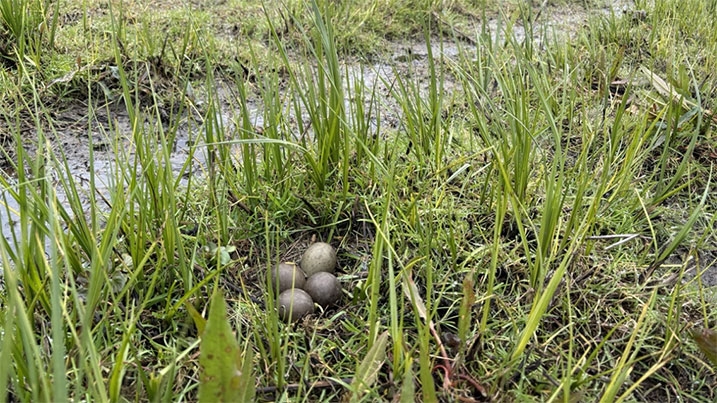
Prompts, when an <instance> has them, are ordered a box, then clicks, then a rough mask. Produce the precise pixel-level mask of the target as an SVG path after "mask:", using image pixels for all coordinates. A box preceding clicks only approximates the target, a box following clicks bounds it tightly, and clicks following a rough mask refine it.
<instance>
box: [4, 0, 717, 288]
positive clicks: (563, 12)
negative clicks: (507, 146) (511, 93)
mask: <svg viewBox="0 0 717 403" xmlns="http://www.w3.org/2000/svg"><path fill="white" fill-rule="evenodd" d="M546 3H547V1H546V2H545V3H543V4H546ZM536 10H538V11H537V12H538V13H539V14H538V17H537V19H536V27H535V29H534V30H533V32H532V35H533V37H534V38H535V39H536V42H535V44H536V45H537V46H538V47H540V46H541V40H542V39H541V38H545V37H548V38H549V37H550V35H556V36H561V35H563V36H567V37H568V38H571V37H572V36H574V34H575V32H576V31H577V29H578V28H579V27H580V26H581V25H583V24H584V23H585V21H586V20H587V17H588V16H589V15H590V14H593V13H602V14H606V15H607V14H610V13H615V14H617V15H622V14H628V15H632V16H634V18H641V17H642V16H643V14H644V11H642V10H635V9H634V3H633V2H632V1H627V0H613V1H610V2H609V4H608V5H606V6H605V7H602V8H596V9H593V10H586V9H584V8H582V7H580V6H576V5H561V6H552V5H549V6H545V7H538V8H536ZM481 27H482V25H481V22H480V21H475V25H474V26H472V27H468V28H463V30H462V31H459V32H457V35H456V37H457V38H459V42H453V41H446V40H444V41H443V42H441V41H439V40H435V41H434V42H433V43H432V44H431V46H432V48H431V50H432V54H433V58H434V59H441V58H443V59H445V60H455V59H457V58H458V57H459V55H460V54H461V51H464V53H463V54H470V52H471V51H473V50H475V41H474V40H472V39H471V38H472V37H475V35H477V33H479V32H480V30H481ZM487 27H488V28H489V29H490V31H491V36H492V38H493V40H501V41H502V40H505V33H504V32H500V31H499V28H502V29H504V28H505V23H504V22H501V21H499V20H497V19H493V20H490V21H488V22H487ZM512 34H513V36H514V38H515V39H516V40H517V41H523V40H524V39H525V36H526V34H527V33H526V29H525V27H523V26H520V25H518V24H516V25H515V26H513V28H512ZM389 49H390V53H391V55H390V56H389V57H388V59H387V60H382V61H374V62H369V63H367V62H365V61H349V62H347V67H348V73H349V78H348V81H349V84H348V85H349V86H351V85H354V82H355V80H356V79H360V80H363V82H364V83H366V85H367V86H369V87H371V86H373V85H375V86H376V88H377V94H378V95H379V97H380V98H381V102H380V106H381V108H382V111H381V113H382V116H381V118H382V123H381V124H382V127H384V128H388V129H398V128H399V125H400V122H401V113H400V108H399V106H398V105H397V104H396V103H395V102H394V101H393V99H392V97H391V96H390V92H391V91H392V89H393V85H394V84H395V82H396V75H397V74H399V75H401V76H402V77H403V78H405V77H414V78H416V79H417V80H418V82H420V83H421V84H422V85H423V90H424V91H425V92H427V91H428V85H429V77H430V72H429V69H428V61H429V52H428V50H429V49H428V45H427V44H426V43H425V42H423V41H416V40H408V41H403V42H396V43H392V44H391V45H390V47H389ZM457 85H458V83H457V82H456V81H455V80H453V79H452V78H451V77H450V75H449V76H447V77H446V80H445V87H444V91H445V92H446V93H452V92H453V91H454V90H455V89H456V86H457ZM217 89H218V94H219V97H220V100H221V104H222V107H221V116H220V118H221V119H222V121H223V123H224V125H225V127H228V128H230V130H232V126H233V121H234V118H235V116H237V115H238V114H239V111H238V109H237V105H236V102H235V101H234V100H235V99H236V94H235V92H234V91H232V90H231V86H230V85H229V84H228V83H227V82H217ZM198 103H199V104H201V101H199V102H198ZM200 107H201V105H200ZM87 109H88V108H87V106H86V105H83V104H81V103H80V102H76V103H73V104H70V105H67V106H66V107H65V109H63V110H58V111H56V112H54V116H53V117H54V121H53V122H52V130H49V128H45V132H46V133H52V138H50V140H51V143H52V146H53V147H54V148H55V150H60V149H61V150H62V152H63V153H64V155H65V158H66V159H67V166H68V167H69V170H70V173H71V176H72V178H73V179H74V181H75V183H76V185H77V186H78V188H79V190H80V191H81V192H82V193H83V197H84V201H85V203H88V200H89V192H90V177H91V176H92V175H94V180H95V191H96V192H97V193H98V194H99V195H100V196H107V195H108V192H109V189H110V186H112V183H110V178H111V177H112V175H111V172H112V170H113V169H114V168H115V154H114V152H113V150H112V149H111V148H112V144H115V143H116V142H117V140H118V139H114V138H112V137H111V135H110V133H116V132H119V133H122V134H124V135H126V136H128V137H127V138H123V139H119V140H120V143H119V144H122V145H123V146H124V150H126V152H128V153H129V156H130V158H131V157H133V154H134V153H133V151H132V144H133V143H132V141H131V138H129V136H130V135H131V125H130V119H129V116H128V115H127V113H126V111H125V109H124V106H123V105H121V104H120V103H118V102H115V103H113V104H112V105H111V106H109V107H96V108H95V109H94V110H95V111H96V114H95V115H94V116H88V114H87ZM249 111H250V114H251V116H250V119H251V121H252V122H253V124H254V125H255V126H256V127H261V126H262V124H263V122H262V106H261V102H260V100H259V98H258V97H256V96H250V99H249ZM167 113H169V112H167ZM111 126H115V127H116V129H115V130H113V129H112V127H111ZM88 127H89V128H90V129H89V130H88ZM26 132H27V133H32V132H34V130H33V128H31V127H29V128H27V130H26ZM88 133H89V135H88ZM177 133H178V134H177V138H176V141H175V143H174V144H173V145H172V152H171V164H172V167H173V170H174V171H175V173H177V174H179V173H180V171H181V170H182V167H183V166H184V164H185V162H186V161H187V158H188V156H189V148H190V145H191V144H192V143H194V142H196V141H197V138H198V137H199V132H198V130H197V128H196V125H195V127H194V128H191V127H190V125H189V124H186V123H185V124H183V127H180V128H179V130H178V132H177ZM31 141H34V139H30V141H28V143H30V142H31ZM28 147H29V146H28ZM200 150H201V152H198V153H196V154H195V155H194V161H192V165H193V168H194V169H193V170H192V171H193V172H197V173H199V172H202V169H201V168H202V167H203V166H204V162H205V160H206V156H205V155H204V149H203V148H201V147H200ZM30 151H32V150H30ZM91 154H93V157H94V159H93V161H91V160H90V155H91ZM57 192H58V196H59V199H60V201H61V202H63V203H64V202H66V197H65V196H64V194H63V192H62V191H61V189H58V190H57ZM6 199H7V204H8V207H9V208H10V211H12V210H15V211H17V208H18V206H17V204H16V203H15V202H14V200H12V198H11V197H7V198H6ZM16 224H17V222H16V217H13V216H11V215H9V212H8V210H7V209H0V227H2V233H3V235H4V236H5V237H6V238H10V237H12V233H13V231H15V230H16ZM702 255H703V257H704V258H703V259H699V262H698V263H697V264H694V263H690V266H689V267H690V268H689V269H688V270H687V274H688V275H689V274H690V273H692V276H694V275H695V273H696V272H697V271H700V272H701V273H702V282H703V285H705V286H708V287H712V286H715V285H717V263H716V261H717V258H716V256H717V250H716V251H703V252H702Z"/></svg>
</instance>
